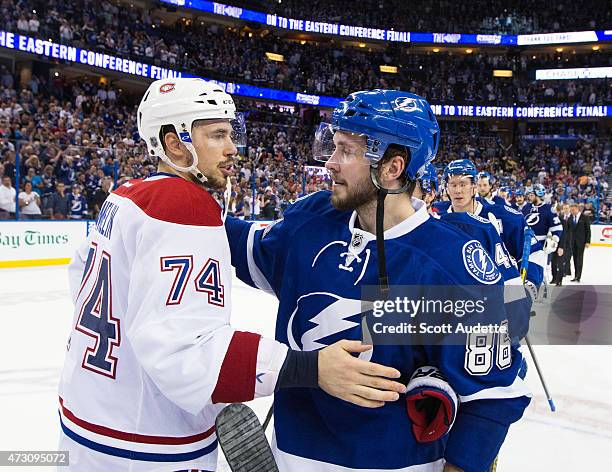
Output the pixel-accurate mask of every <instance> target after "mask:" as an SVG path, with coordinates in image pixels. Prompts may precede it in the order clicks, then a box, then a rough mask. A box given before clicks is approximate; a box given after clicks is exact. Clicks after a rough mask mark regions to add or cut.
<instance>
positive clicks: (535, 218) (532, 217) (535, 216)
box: [525, 213, 540, 226]
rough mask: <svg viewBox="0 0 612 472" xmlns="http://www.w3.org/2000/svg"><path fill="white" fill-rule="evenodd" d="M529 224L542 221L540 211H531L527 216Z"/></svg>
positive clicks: (533, 224)
mask: <svg viewBox="0 0 612 472" xmlns="http://www.w3.org/2000/svg"><path fill="white" fill-rule="evenodd" d="M525 221H527V224H528V225H529V226H535V225H537V224H538V223H539V222H540V214H539V213H529V214H528V215H527V217H526V218H525Z"/></svg>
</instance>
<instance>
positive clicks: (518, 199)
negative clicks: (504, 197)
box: [511, 187, 531, 215]
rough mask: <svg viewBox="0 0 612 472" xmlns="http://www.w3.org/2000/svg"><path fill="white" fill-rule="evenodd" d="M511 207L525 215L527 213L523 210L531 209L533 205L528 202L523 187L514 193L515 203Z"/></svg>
mask: <svg viewBox="0 0 612 472" xmlns="http://www.w3.org/2000/svg"><path fill="white" fill-rule="evenodd" d="M511 206H512V208H514V209H515V210H518V211H520V212H521V213H522V214H523V215H524V214H525V211H523V209H525V208H527V209H529V207H530V206H531V204H530V203H529V202H527V200H526V198H525V189H524V188H523V187H518V188H517V189H516V190H515V191H514V203H513V204H512V205H511Z"/></svg>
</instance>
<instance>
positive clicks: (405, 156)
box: [379, 144, 416, 195]
mask: <svg viewBox="0 0 612 472" xmlns="http://www.w3.org/2000/svg"><path fill="white" fill-rule="evenodd" d="M395 156H399V157H401V158H402V160H403V161H404V172H403V173H402V175H401V176H400V178H399V180H400V183H401V184H402V186H404V185H406V182H407V181H408V175H406V169H407V168H408V164H410V149H408V148H407V147H406V146H401V145H399V144H389V146H388V147H387V150H386V151H385V153H384V154H383V157H382V159H381V160H380V161H379V163H380V164H384V163H385V162H389V161H390V160H391V159H393V158H394V157H395ZM415 187H416V180H413V181H411V182H410V184H409V185H408V190H407V193H408V195H412V193H413V192H414V188H415Z"/></svg>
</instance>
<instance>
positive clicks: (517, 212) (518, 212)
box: [504, 205, 523, 216]
mask: <svg viewBox="0 0 612 472" xmlns="http://www.w3.org/2000/svg"><path fill="white" fill-rule="evenodd" d="M504 208H505V209H506V210H507V211H509V212H510V213H514V214H515V215H521V216H522V215H523V214H522V213H521V212H520V211H518V210H515V209H514V208H512V207H509V206H508V205H504Z"/></svg>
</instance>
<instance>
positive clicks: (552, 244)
mask: <svg viewBox="0 0 612 472" xmlns="http://www.w3.org/2000/svg"><path fill="white" fill-rule="evenodd" d="M558 247H559V236H554V235H552V234H549V235H548V236H546V241H545V242H544V252H545V253H546V254H552V253H553V252H555V251H556V250H557V248H558Z"/></svg>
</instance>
